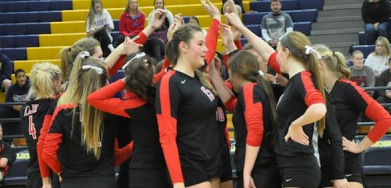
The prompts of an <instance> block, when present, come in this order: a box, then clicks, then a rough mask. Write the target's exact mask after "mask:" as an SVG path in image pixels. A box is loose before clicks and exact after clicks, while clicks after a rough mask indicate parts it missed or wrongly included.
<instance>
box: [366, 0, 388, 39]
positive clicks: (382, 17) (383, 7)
mask: <svg viewBox="0 0 391 188" xmlns="http://www.w3.org/2000/svg"><path fill="white" fill-rule="evenodd" d="M361 12H362V19H363V20H364V22H365V39H366V42H367V44H374V43H375V39H376V35H378V36H383V37H388V16H389V14H390V4H389V2H388V0H364V2H363V4H362V8H361Z"/></svg>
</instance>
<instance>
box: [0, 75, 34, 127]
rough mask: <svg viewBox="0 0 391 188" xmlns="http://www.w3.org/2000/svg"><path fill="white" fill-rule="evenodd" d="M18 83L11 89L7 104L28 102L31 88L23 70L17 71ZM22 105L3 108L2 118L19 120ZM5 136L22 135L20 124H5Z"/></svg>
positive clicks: (1, 111)
mask: <svg viewBox="0 0 391 188" xmlns="http://www.w3.org/2000/svg"><path fill="white" fill-rule="evenodd" d="M15 77H16V83H15V84H14V85H12V86H11V87H9V89H8V92H7V95H6V97H5V102H26V101H28V96H27V93H28V91H29V88H30V81H29V80H28V78H27V77H26V73H25V72H24V70H22V69H17V70H16V71H15ZM21 107H22V105H13V106H3V107H1V108H0V118H17V117H19V111H20V108H21ZM3 132H4V135H15V134H20V133H21V130H20V124H17V126H16V124H15V123H4V131H3Z"/></svg>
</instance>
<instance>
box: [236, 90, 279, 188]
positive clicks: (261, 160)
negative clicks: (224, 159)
mask: <svg viewBox="0 0 391 188" xmlns="http://www.w3.org/2000/svg"><path fill="white" fill-rule="evenodd" d="M232 118H233V120H232V121H233V124H234V127H235V139H236V145H235V146H236V151H235V166H236V170H237V172H238V173H237V175H238V187H243V169H244V161H245V155H246V145H250V146H253V147H260V148H259V152H258V156H257V158H256V161H255V163H254V167H253V170H252V173H251V175H252V178H253V180H254V183H255V186H257V187H269V188H280V187H281V178H280V175H279V173H278V169H277V164H276V156H275V153H274V149H273V146H272V131H273V126H276V125H273V122H272V112H271V107H270V103H269V99H268V98H267V94H266V92H265V90H264V89H262V87H261V86H260V85H258V84H257V83H250V84H246V85H244V86H243V88H242V89H241V91H239V93H238V97H237V103H236V107H235V110H234V113H233V117H232Z"/></svg>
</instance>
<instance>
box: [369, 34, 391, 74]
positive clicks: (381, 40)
mask: <svg viewBox="0 0 391 188" xmlns="http://www.w3.org/2000/svg"><path fill="white" fill-rule="evenodd" d="M390 55H391V51H390V43H389V42H388V39H387V38H385V37H382V36H380V37H378V38H377V40H376V47H375V51H373V52H372V53H371V54H369V56H368V57H367V59H366V61H365V65H366V66H368V67H371V68H372V69H373V71H374V72H375V76H376V77H379V76H380V73H382V72H383V71H384V70H386V69H388V68H390V66H389V64H388V59H389V58H390Z"/></svg>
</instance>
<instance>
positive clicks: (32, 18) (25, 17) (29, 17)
mask: <svg viewBox="0 0 391 188" xmlns="http://www.w3.org/2000/svg"><path fill="white" fill-rule="evenodd" d="M15 17H16V21H17V22H19V23H28V22H38V20H39V15H38V12H37V11H33V12H23V13H17V14H15Z"/></svg>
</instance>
